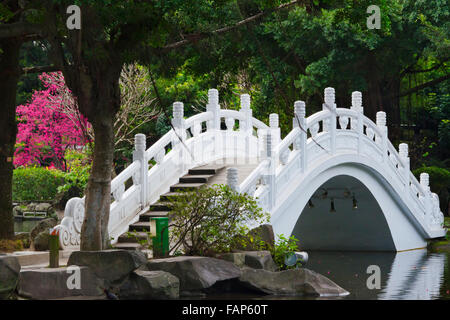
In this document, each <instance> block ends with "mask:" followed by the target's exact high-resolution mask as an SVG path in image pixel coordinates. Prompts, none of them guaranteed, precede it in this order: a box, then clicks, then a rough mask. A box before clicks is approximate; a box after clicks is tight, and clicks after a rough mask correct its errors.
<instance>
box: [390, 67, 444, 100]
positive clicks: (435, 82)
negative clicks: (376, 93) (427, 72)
mask: <svg viewBox="0 0 450 320" xmlns="http://www.w3.org/2000/svg"><path fill="white" fill-rule="evenodd" d="M448 78H450V73H449V74H446V75H445V76H442V77H439V78H437V79H434V80H431V81H428V82H425V83H422V84H421V85H418V86H416V87H414V88H411V89H409V90H406V91H405V92H402V93H400V94H399V95H398V97H404V96H407V95H410V94H411V93H414V92H417V91H419V90H422V89H424V88H427V87H430V86H432V85H435V84H438V83H441V82H442V81H445V80H447V79H448ZM391 96H393V95H391Z"/></svg>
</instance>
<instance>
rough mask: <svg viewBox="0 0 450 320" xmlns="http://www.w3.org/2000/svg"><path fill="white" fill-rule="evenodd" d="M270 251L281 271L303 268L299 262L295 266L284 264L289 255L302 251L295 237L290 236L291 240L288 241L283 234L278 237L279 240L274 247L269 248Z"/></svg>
mask: <svg viewBox="0 0 450 320" xmlns="http://www.w3.org/2000/svg"><path fill="white" fill-rule="evenodd" d="M269 251H270V253H271V255H272V259H273V261H275V264H276V265H277V266H278V267H279V268H280V270H287V269H295V268H296V267H301V265H302V264H301V263H300V262H297V264H296V265H294V266H287V265H285V263H284V260H285V258H286V256H287V255H289V254H293V253H294V252H296V251H300V249H299V247H298V239H296V238H295V237H294V236H290V238H289V239H287V238H286V237H285V236H284V235H282V234H280V235H278V240H276V241H275V244H274V245H273V246H269Z"/></svg>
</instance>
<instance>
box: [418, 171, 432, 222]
mask: <svg viewBox="0 0 450 320" xmlns="http://www.w3.org/2000/svg"><path fill="white" fill-rule="evenodd" d="M420 185H421V186H422V188H423V189H424V190H425V194H424V199H423V204H424V207H425V211H426V214H427V215H428V216H431V215H432V199H431V191H430V176H429V175H428V173H426V172H422V173H421V174H420Z"/></svg>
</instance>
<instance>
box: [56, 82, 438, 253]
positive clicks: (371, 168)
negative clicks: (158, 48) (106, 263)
mask: <svg viewBox="0 0 450 320" xmlns="http://www.w3.org/2000/svg"><path fill="white" fill-rule="evenodd" d="M208 95H209V97H208V98H209V99H208V104H207V106H206V112H203V113H200V114H197V115H194V116H192V117H190V118H188V119H184V109H183V104H182V103H181V102H176V103H174V106H173V120H172V123H173V126H174V128H175V130H170V131H169V132H168V133H166V134H165V135H164V136H163V137H161V139H159V140H158V141H157V142H156V143H155V144H153V145H152V146H151V147H150V148H149V149H146V139H145V136H144V135H142V134H138V135H136V140H135V151H134V153H133V158H134V159H133V160H134V161H133V163H132V164H130V165H129V166H128V167H127V168H126V169H125V170H124V171H123V172H121V173H120V174H119V175H118V176H117V177H116V178H114V180H113V181H112V183H111V197H112V200H113V202H112V204H111V211H110V216H109V225H108V229H109V235H110V236H111V238H112V239H113V240H112V243H113V244H116V243H117V242H118V240H119V238H120V236H121V235H122V234H125V233H126V232H127V231H129V230H130V226H131V227H133V228H138V227H139V228H140V229H141V228H148V226H149V222H147V221H146V220H143V217H144V216H145V217H148V214H149V206H150V205H152V204H155V202H156V201H158V200H159V199H162V198H163V197H164V195H165V194H166V195H167V194H168V192H169V191H174V190H176V188H179V187H180V185H177V184H178V183H179V182H180V184H181V183H182V182H183V181H182V179H191V181H192V179H199V177H192V174H191V176H189V177H187V176H186V174H187V173H188V172H190V171H189V170H190V169H193V168H195V167H199V166H203V165H210V164H215V163H217V162H218V161H222V160H223V159H233V160H234V161H233V162H232V166H233V165H235V164H238V163H241V164H245V165H246V167H242V166H241V167H239V166H238V168H228V169H227V179H226V180H225V181H226V182H227V184H228V185H230V187H232V188H234V189H235V190H237V191H239V192H242V193H247V194H249V195H251V196H255V197H257V199H258V203H259V205H260V206H261V207H262V208H263V209H264V210H265V211H267V212H269V213H270V214H271V224H272V225H273V227H274V231H275V233H276V234H284V235H285V236H290V235H295V236H296V237H297V238H299V239H300V240H301V242H302V249H306V250H309V249H312V250H353V251H403V250H409V249H417V248H424V247H425V246H426V241H427V240H428V239H433V238H439V237H443V236H445V233H446V230H445V229H444V228H443V214H442V212H441V211H440V208H439V198H438V196H437V195H436V194H434V193H432V192H431V191H430V186H429V177H428V174H426V173H422V174H421V176H420V181H417V179H416V178H415V176H414V175H413V174H412V173H411V171H410V162H409V155H408V145H407V144H404V143H402V144H400V146H399V151H397V149H396V148H395V147H394V146H393V145H392V143H391V142H390V141H389V139H388V132H387V126H386V114H385V113H384V112H382V111H380V112H378V113H377V118H376V123H375V122H373V121H372V120H371V119H369V118H367V117H366V116H365V115H364V113H363V107H362V97H361V93H360V92H353V94H352V106H351V108H337V106H336V104H335V96H334V89H333V88H326V89H325V97H324V102H325V103H324V104H323V106H322V111H320V112H317V113H315V114H313V115H311V116H309V117H306V109H305V108H306V107H305V103H304V102H303V101H296V102H295V104H294V110H293V111H294V112H293V113H294V115H295V117H294V118H293V128H292V130H291V131H290V132H289V133H288V134H287V135H286V136H285V137H284V138H283V139H281V132H280V127H279V124H278V115H277V114H271V115H270V117H269V125H267V124H265V123H263V122H262V121H260V120H258V119H256V118H254V117H253V116H252V109H251V108H250V96H249V95H246V94H245V95H242V96H241V109H240V110H239V111H237V110H223V109H221V108H220V105H219V96H218V92H217V90H215V89H211V90H209V93H208ZM243 168H245V170H244V169H243ZM197 171H198V169H197ZM191 173H192V170H191ZM209 174H211V176H212V175H214V174H215V171H214V172H213V173H209ZM211 176H208V177H211ZM208 177H205V176H203V177H202V179H206V180H207V179H209V178H208ZM197 182H198V181H197ZM199 184H201V183H191V184H190V185H196V186H198V185H199ZM356 203H357V205H356ZM330 207H331V209H330ZM150 209H151V206H150ZM354 209H356V210H354ZM167 210H168V209H167ZM83 219H84V198H83V199H80V198H72V199H70V200H69V201H68V202H67V205H66V208H65V212H64V219H63V220H62V222H61V225H59V226H58V227H57V228H59V229H60V233H59V234H60V243H61V246H62V247H63V248H65V247H78V246H79V243H80V231H81V226H82V223H83ZM140 219H141V220H140ZM138 221H140V222H139V223H137V222H138ZM135 230H136V229H135ZM119 245H120V243H119ZM123 245H124V244H123Z"/></svg>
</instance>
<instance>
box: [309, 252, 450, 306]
mask: <svg viewBox="0 0 450 320" xmlns="http://www.w3.org/2000/svg"><path fill="white" fill-rule="evenodd" d="M309 257H310V260H309V261H308V265H307V266H306V267H307V268H309V269H311V270H314V271H317V272H319V273H321V274H323V275H325V276H327V277H328V278H330V279H331V280H333V281H334V282H336V283H337V284H339V285H340V286H342V287H343V288H345V289H346V290H348V291H349V292H350V295H349V296H348V297H346V298H347V299H380V300H432V299H438V298H439V297H440V289H441V286H442V284H443V282H444V267H445V264H446V259H447V258H446V255H445V254H427V251H426V250H412V251H405V252H398V253H394V252H349V251H347V252H326V251H323V252H320V251H313V252H310V254H309ZM370 265H377V266H379V267H380V270H381V289H372V290H370V289H368V288H367V284H366V281H367V279H368V277H369V276H370V274H367V267H368V266H370Z"/></svg>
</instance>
